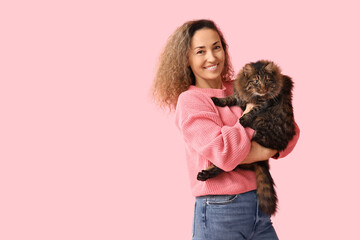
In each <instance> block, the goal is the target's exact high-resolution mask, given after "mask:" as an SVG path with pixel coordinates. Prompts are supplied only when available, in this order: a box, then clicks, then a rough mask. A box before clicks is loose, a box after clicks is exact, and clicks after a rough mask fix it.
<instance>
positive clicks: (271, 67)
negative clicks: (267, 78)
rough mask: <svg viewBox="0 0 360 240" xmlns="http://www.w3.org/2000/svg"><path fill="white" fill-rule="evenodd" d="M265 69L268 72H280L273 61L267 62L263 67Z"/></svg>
mask: <svg viewBox="0 0 360 240" xmlns="http://www.w3.org/2000/svg"><path fill="white" fill-rule="evenodd" d="M265 71H267V72H268V73H275V72H280V69H279V67H278V66H277V65H276V64H275V63H273V62H269V63H268V64H267V65H266V67H265Z"/></svg>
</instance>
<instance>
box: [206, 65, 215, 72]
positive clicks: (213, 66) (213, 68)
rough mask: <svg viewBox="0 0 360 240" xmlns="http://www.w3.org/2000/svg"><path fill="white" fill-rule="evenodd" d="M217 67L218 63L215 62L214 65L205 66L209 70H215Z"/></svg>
mask: <svg viewBox="0 0 360 240" xmlns="http://www.w3.org/2000/svg"><path fill="white" fill-rule="evenodd" d="M217 67H218V64H214V65H211V66H207V67H205V69H206V70H209V71H215V70H216V69H217Z"/></svg>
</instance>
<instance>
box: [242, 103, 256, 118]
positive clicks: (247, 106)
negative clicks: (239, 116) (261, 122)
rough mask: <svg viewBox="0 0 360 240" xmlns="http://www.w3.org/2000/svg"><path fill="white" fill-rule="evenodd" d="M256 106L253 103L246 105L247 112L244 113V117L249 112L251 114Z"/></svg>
mask: <svg viewBox="0 0 360 240" xmlns="http://www.w3.org/2000/svg"><path fill="white" fill-rule="evenodd" d="M254 106H255V104H253V103H248V104H246V108H245V111H244V112H243V115H244V114H247V113H248V112H250V110H251V109H252V108H253V107H254Z"/></svg>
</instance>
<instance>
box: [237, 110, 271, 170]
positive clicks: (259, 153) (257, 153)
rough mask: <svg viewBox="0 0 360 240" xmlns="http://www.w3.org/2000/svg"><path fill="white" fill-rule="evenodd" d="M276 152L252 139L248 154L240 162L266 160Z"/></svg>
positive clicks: (247, 162)
mask: <svg viewBox="0 0 360 240" xmlns="http://www.w3.org/2000/svg"><path fill="white" fill-rule="evenodd" d="M246 108H247V107H246ZM276 153H277V151H276V150H274V149H270V148H266V147H263V146H261V145H260V144H258V143H257V142H254V141H252V142H251V149H250V152H249V154H248V155H247V156H246V158H245V159H244V160H243V161H242V162H241V163H240V164H249V163H253V162H258V161H264V160H268V159H269V158H271V157H273V156H274V155H275V154H276Z"/></svg>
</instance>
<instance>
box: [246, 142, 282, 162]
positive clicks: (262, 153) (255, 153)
mask: <svg viewBox="0 0 360 240" xmlns="http://www.w3.org/2000/svg"><path fill="white" fill-rule="evenodd" d="M276 153H277V151H276V150H274V149H270V148H266V147H263V146H261V145H260V144H258V143H257V142H254V141H252V142H251V148H250V152H249V154H248V155H247V156H246V157H245V159H244V160H243V161H242V162H241V163H240V164H249V163H253V162H258V161H264V160H267V159H269V158H271V157H272V156H274V155H275V154H276Z"/></svg>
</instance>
